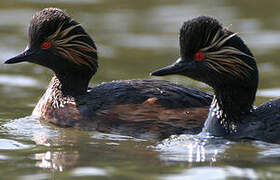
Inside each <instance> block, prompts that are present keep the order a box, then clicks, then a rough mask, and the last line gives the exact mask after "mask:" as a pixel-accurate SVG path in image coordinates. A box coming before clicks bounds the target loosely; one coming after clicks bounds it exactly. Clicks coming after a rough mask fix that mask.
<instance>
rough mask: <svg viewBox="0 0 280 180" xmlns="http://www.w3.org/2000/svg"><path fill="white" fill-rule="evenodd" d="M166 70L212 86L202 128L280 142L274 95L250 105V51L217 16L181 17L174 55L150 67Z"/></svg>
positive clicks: (253, 80)
mask: <svg viewBox="0 0 280 180" xmlns="http://www.w3.org/2000/svg"><path fill="white" fill-rule="evenodd" d="M170 74H180V75H183V76H187V77H190V78H192V79H194V80H198V81H201V82H204V83H206V84H208V85H210V86H211V87H212V88H213V90H214V98H213V100H212V103H211V107H210V110H209V114H208V117H207V120H206V122H205V126H204V132H208V133H210V134H211V135H214V136H221V137H226V138H238V139H240V138H248V139H255V140H261V141H266V142H272V143H280V138H279V137H280V99H276V100H273V101H269V102H266V103H265V104H263V105H261V106H259V107H258V108H254V107H253V102H254V100H255V96H256V91H257V87H258V69H257V65H256V61H255V57H254V56H253V54H252V53H251V51H250V50H249V48H248V47H247V45H246V44H245V42H244V41H243V40H242V39H241V38H240V37H239V36H238V34H237V33H234V32H232V31H230V30H228V29H227V28H225V27H223V26H222V24H221V23H220V22H219V21H218V20H217V19H215V18H212V17H207V16H200V17H197V18H194V19H191V20H188V21H186V22H184V24H183V26H182V27H181V29H180V58H179V59H178V60H177V61H176V62H175V63H174V64H172V65H170V66H168V67H165V68H162V69H160V70H158V71H155V72H153V73H152V75H154V76H164V75H170Z"/></svg>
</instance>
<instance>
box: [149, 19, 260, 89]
mask: <svg viewBox="0 0 280 180" xmlns="http://www.w3.org/2000/svg"><path fill="white" fill-rule="evenodd" d="M180 55H181V57H180V58H179V59H178V60H177V61H176V62H175V63H174V64H173V65H171V66H168V67H166V68H163V69H160V70H158V71H156V72H154V73H152V75H157V76H163V75H168V74H181V75H185V76H188V77H190V78H193V79H195V80H199V81H202V82H205V83H207V84H209V85H210V86H213V87H217V86H219V87H222V86H228V85H229V84H237V85H240V84H242V85H244V86H251V87H256V86H257V83H258V70H257V66H256V62H255V59H254V57H253V55H252V53H251V52H250V50H249V49H248V47H247V46H246V45H245V43H244V42H243V40H242V39H241V38H240V37H239V36H238V35H237V33H233V32H231V31H229V30H228V29H227V28H223V26H222V25H221V24H220V23H219V21H218V20H216V19H215V18H212V17H207V16H200V17H197V18H194V19H191V20H189V21H186V22H184V24H183V26H182V27H181V29H180ZM240 82H242V83H240Z"/></svg>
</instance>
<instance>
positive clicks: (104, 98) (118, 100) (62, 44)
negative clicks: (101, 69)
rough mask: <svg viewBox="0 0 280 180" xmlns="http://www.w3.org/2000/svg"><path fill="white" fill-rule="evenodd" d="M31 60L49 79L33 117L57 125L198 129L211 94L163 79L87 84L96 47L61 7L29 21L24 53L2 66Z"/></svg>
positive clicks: (119, 130)
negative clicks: (46, 70) (48, 72)
mask: <svg viewBox="0 0 280 180" xmlns="http://www.w3.org/2000/svg"><path fill="white" fill-rule="evenodd" d="M19 62H30V63H35V64H38V65H41V66H44V67H47V68H49V69H51V70H52V71H53V72H54V74H55V75H54V77H53V78H52V80H51V81H50V83H49V86H48V88H47V90H46V92H45V94H44V95H43V97H41V99H40V100H39V102H38V104H37V105H36V106H35V108H34V110H33V113H32V115H33V116H37V117H39V118H40V119H41V120H42V121H44V122H49V123H52V124H55V125H58V126H62V127H76V128H79V129H84V130H93V131H100V132H105V133H115V134H121V135H130V136H133V137H140V138H145V139H162V138H166V137H168V136H170V135H172V134H182V133H198V132H200V131H201V129H202V127H203V124H204V120H205V118H206V116H207V114H208V109H209V108H208V107H209V105H210V103H211V100H212V96H211V95H209V94H207V93H204V92H202V91H199V90H195V89H192V88H187V87H184V86H182V85H177V84H172V83H169V82H167V81H163V80H149V79H138V80H123V81H113V82H107V83H102V84H99V85H97V86H95V87H93V88H89V87H88V84H89V81H90V79H91V78H92V76H93V75H94V74H95V73H96V71H97V68H98V55H97V48H96V45H95V43H94V41H93V39H92V38H91V37H90V36H89V35H88V34H87V33H86V31H85V30H84V28H83V27H82V26H81V24H79V23H78V22H76V21H75V20H73V19H72V18H71V17H70V16H69V15H68V14H67V13H66V12H65V11H62V10H60V9H58V8H46V9H43V10H41V11H40V12H37V13H36V14H35V15H34V16H33V17H32V20H31V22H30V25H29V30H28V44H27V48H26V49H25V51H24V52H22V53H21V54H19V55H18V56H15V57H13V58H11V59H9V60H7V61H6V62H5V63H6V64H13V63H19Z"/></svg>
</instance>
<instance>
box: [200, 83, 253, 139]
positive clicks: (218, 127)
mask: <svg viewBox="0 0 280 180" xmlns="http://www.w3.org/2000/svg"><path fill="white" fill-rule="evenodd" d="M214 91H215V97H214V99H213V101H212V104H211V108H210V112H209V115H208V118H207V120H206V122H205V130H206V131H207V132H210V133H212V134H214V135H221V134H228V133H234V131H235V128H236V127H237V125H238V123H239V122H241V121H242V119H244V116H246V115H248V114H249V113H250V111H251V110H252V108H253V105H252V104H253V102H254V99H255V94H256V88H250V87H233V86H224V87H219V88H214Z"/></svg>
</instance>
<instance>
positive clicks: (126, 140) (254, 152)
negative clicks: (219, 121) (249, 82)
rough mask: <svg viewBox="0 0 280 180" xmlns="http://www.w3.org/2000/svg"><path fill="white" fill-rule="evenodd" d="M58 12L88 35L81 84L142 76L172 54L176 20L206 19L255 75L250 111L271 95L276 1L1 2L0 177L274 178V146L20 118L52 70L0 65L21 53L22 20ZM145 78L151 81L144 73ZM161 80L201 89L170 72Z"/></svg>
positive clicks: (278, 35) (279, 164)
mask: <svg viewBox="0 0 280 180" xmlns="http://www.w3.org/2000/svg"><path fill="white" fill-rule="evenodd" d="M50 6H52V7H53V6H55V7H59V8H62V9H66V10H67V12H68V13H69V14H70V15H71V16H72V17H73V18H74V19H76V20H77V21H78V22H80V23H81V24H82V25H83V27H84V28H85V29H86V30H87V32H88V33H89V34H90V35H91V36H92V37H93V38H94V39H95V42H96V44H97V46H98V51H99V56H100V59H99V62H100V68H99V70H98V73H97V74H96V76H95V77H94V78H93V79H92V81H91V85H92V86H94V85H95V84H98V83H101V82H104V81H111V80H116V79H133V78H152V77H150V76H149V75H148V74H149V72H151V71H153V70H155V69H157V68H159V67H163V66H166V65H168V64H170V63H171V62H173V61H174V60H175V59H176V58H177V57H178V52H179V49H178V30H179V28H180V26H181V24H182V22H183V21H184V20H187V19H189V18H192V17H196V16H198V15H211V16H215V17H217V18H218V19H220V20H221V21H223V23H224V24H225V25H226V26H228V27H229V28H230V29H231V30H233V31H235V32H239V34H240V36H241V37H242V38H243V39H244V40H245V41H246V43H247V44H248V45H249V47H250V48H251V50H252V52H253V53H254V54H255V56H256V59H257V62H258V67H259V69H260V84H259V91H258V97H257V99H256V105H259V104H261V103H263V102H265V101H267V100H269V99H271V98H276V97H277V96H278V94H280V82H279V78H280V73H279V70H280V61H277V59H278V57H279V55H278V52H279V49H280V46H279V45H280V11H279V7H280V1H277V0H270V1H262V0H255V1H239V0H218V1H211V0H208V1H205V0H200V1H199V0H192V1H182V0H172V1H170V0H169V1H168V0H142V1H132V0H93V1H90V0H82V1H76V0H60V1H52V0H49V1H45V0H44V1H36V0H18V1H15V0H11V1H3V0H1V1H0V52H1V53H0V61H1V64H0V97H1V101H0V179H1V180H2V179H3V180H7V179H19V180H30V179H32V180H33V179H35V180H43V179H59V180H60V179H62V180H64V179H65V180H69V179H83V180H85V179H120V180H126V179H129V180H131V179H139V180H146V179H164V180H178V179H179V180H180V179H213V180H216V179H279V178H280V146H279V145H274V144H267V143H263V142H254V141H253V142H232V141H228V140H224V139H215V140H211V139H201V138H200V137H198V136H187V135H183V136H179V137H172V138H170V139H168V140H164V141H162V142H152V141H144V140H141V139H134V138H131V137H125V136H117V135H111V134H101V133H97V132H84V131H78V130H73V129H62V128H58V127H55V126H52V125H49V124H44V123H40V122H39V120H37V119H34V118H29V117H28V115H30V113H31V111H32V109H33V108H34V105H35V104H36V102H37V101H38V99H39V98H40V96H41V95H42V93H43V92H44V91H45V88H46V86H47V84H48V81H49V80H50V78H51V76H52V72H51V71H50V70H47V69H45V68H42V67H39V66H36V65H33V64H27V63H23V64H16V65H4V64H3V62H4V61H5V60H6V59H8V58H9V57H12V56H14V55H16V54H18V53H19V52H20V51H22V50H23V49H25V46H26V41H27V36H26V34H27V27H28V23H29V21H30V18H31V16H32V15H33V14H34V13H35V12H36V11H39V10H41V9H42V8H44V7H50ZM153 78H154V77H153ZM165 79H167V80H170V81H172V82H178V83H181V84H184V85H188V86H192V87H197V88H201V89H204V90H207V91H211V89H210V88H209V87H207V86H205V85H204V84H201V83H198V82H195V81H192V80H189V79H187V78H183V77H180V76H170V77H166V78H165Z"/></svg>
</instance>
